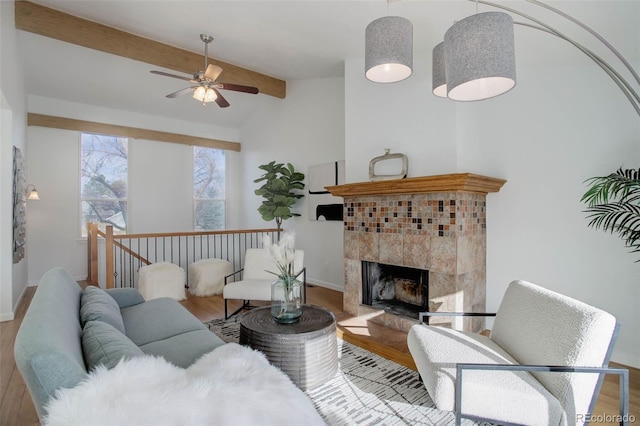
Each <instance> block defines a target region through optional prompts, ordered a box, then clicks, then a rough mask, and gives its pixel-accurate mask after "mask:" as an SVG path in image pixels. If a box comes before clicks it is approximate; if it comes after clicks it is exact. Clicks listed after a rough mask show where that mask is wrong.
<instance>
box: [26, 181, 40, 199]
mask: <svg viewBox="0 0 640 426" xmlns="http://www.w3.org/2000/svg"><path fill="white" fill-rule="evenodd" d="M29 188H31V189H29ZM25 193H26V195H27V200H40V196H39V195H38V190H37V189H36V187H35V186H34V185H27V189H26V191H25Z"/></svg>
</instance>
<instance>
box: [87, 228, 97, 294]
mask: <svg viewBox="0 0 640 426" xmlns="http://www.w3.org/2000/svg"><path fill="white" fill-rule="evenodd" d="M87 281H88V283H89V284H91V285H96V286H97V285H98V224H97V223H94V222H87Z"/></svg>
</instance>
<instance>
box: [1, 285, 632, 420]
mask: <svg viewBox="0 0 640 426" xmlns="http://www.w3.org/2000/svg"><path fill="white" fill-rule="evenodd" d="M34 293H35V287H30V288H29V289H27V293H26V294H25V297H24V299H23V301H22V303H21V305H20V306H19V308H18V310H17V312H16V319H15V320H13V321H6V322H2V323H0V426H10V425H20V426H23V425H37V424H38V417H37V415H36V412H35V409H34V407H33V403H32V402H31V398H30V396H29V393H28V392H27V389H26V386H25V385H24V382H23V381H22V377H20V373H19V372H18V370H17V369H16V366H15V361H14V358H13V343H14V341H15V336H16V333H17V332H18V328H19V327H20V324H21V322H22V318H23V317H24V314H25V312H26V310H27V308H28V306H29V303H30V302H31V298H32V297H33V294H34ZM307 296H308V300H307V301H308V303H311V304H314V305H319V306H324V307H325V308H327V309H329V310H331V311H332V312H333V313H334V314H335V316H336V319H337V321H338V336H339V337H341V338H342V339H344V340H345V341H348V342H351V343H353V344H356V345H358V346H360V347H363V348H365V349H367V350H369V351H371V352H375V353H377V354H379V355H381V356H384V357H386V358H389V359H391V360H393V361H395V362H397V363H399V364H402V365H405V366H407V367H409V368H412V369H414V370H415V364H414V363H413V360H412V358H411V355H410V354H409V350H408V348H407V344H406V334H405V333H402V332H400V331H397V330H391V329H389V328H386V327H383V326H380V325H377V324H374V323H371V322H369V321H367V320H366V319H364V318H354V317H351V316H350V315H348V314H346V313H344V312H343V311H342V293H340V292H337V291H334V290H329V289H326V288H323V287H318V286H313V287H309V289H308V293H307ZM181 303H182V304H183V306H185V307H186V308H187V309H188V310H189V311H190V312H191V313H192V314H193V315H195V316H196V317H198V318H199V319H200V320H201V321H203V322H204V321H208V320H212V319H216V318H222V317H223V316H224V302H223V300H222V298H221V297H220V296H212V297H190V298H189V299H187V300H185V301H183V302H181ZM230 307H231V308H232V309H233V308H234V306H230ZM629 370H630V414H631V415H632V416H635V423H638V424H640V370H638V369H634V368H630V369H629ZM618 389H619V388H618V382H617V378H616V377H614V376H607V378H606V379H605V384H604V386H603V388H602V391H601V392H600V397H599V399H598V404H597V405H596V410H595V413H594V415H605V414H606V415H616V414H617V413H618ZM597 423H598V424H601V423H602V424H611V425H613V424H617V423H616V422H597ZM593 424H595V422H594V423H593ZM632 424H633V423H632Z"/></svg>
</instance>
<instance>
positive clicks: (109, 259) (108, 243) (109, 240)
mask: <svg viewBox="0 0 640 426" xmlns="http://www.w3.org/2000/svg"><path fill="white" fill-rule="evenodd" d="M104 250H105V258H106V272H107V288H113V287H114V283H113V281H114V277H113V226H111V225H107V232H106V238H105V245H104Z"/></svg>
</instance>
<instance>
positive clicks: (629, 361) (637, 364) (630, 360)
mask: <svg viewBox="0 0 640 426" xmlns="http://www.w3.org/2000/svg"><path fill="white" fill-rule="evenodd" d="M611 361H613V362H617V363H618V364H622V365H626V366H627V367H633V368H640V359H638V357H635V356H633V355H629V354H621V353H616V351H615V350H614V351H613V356H612V357H611Z"/></svg>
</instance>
